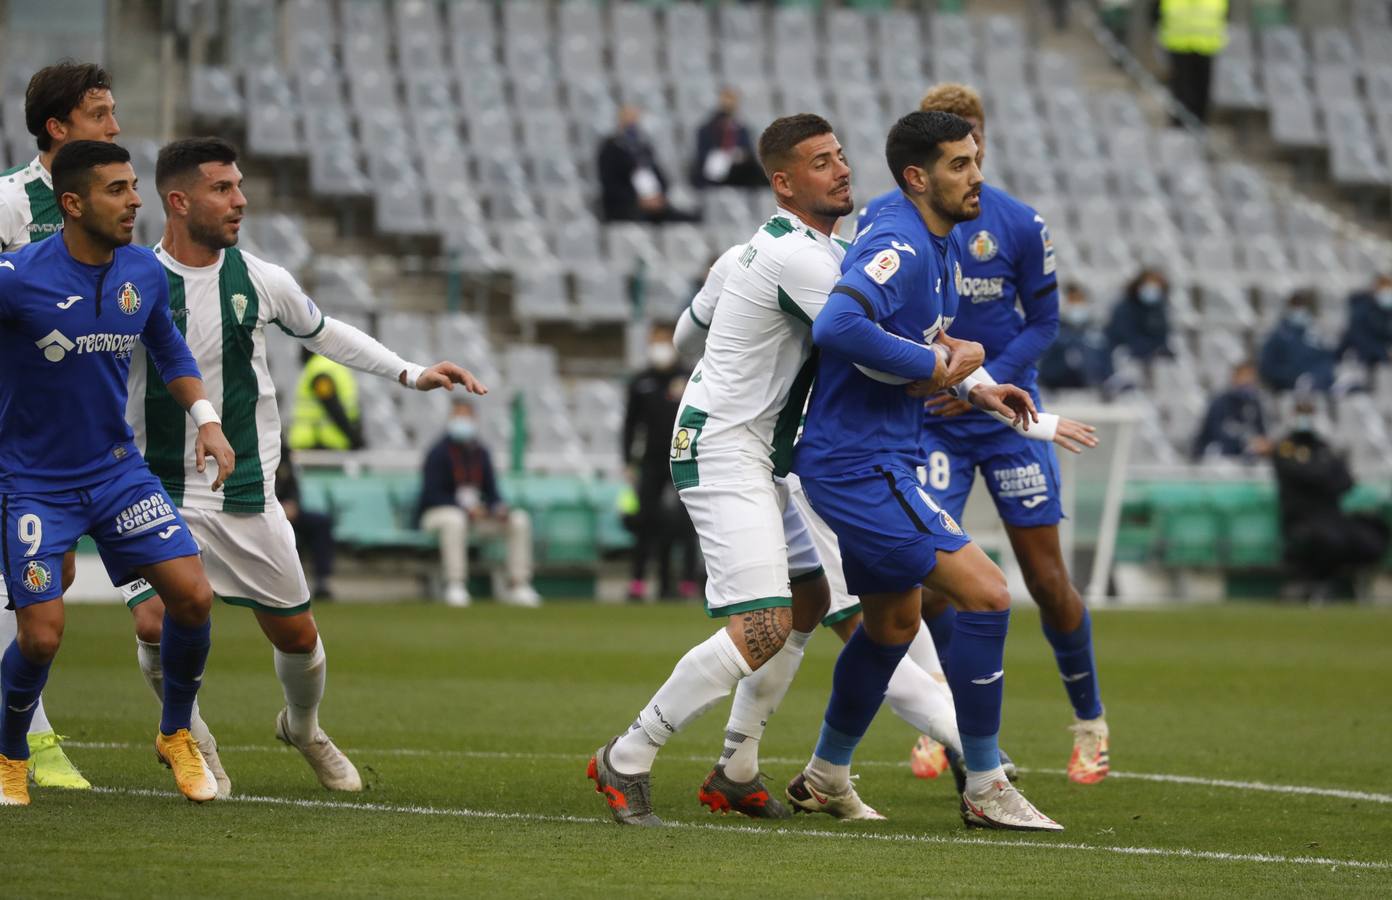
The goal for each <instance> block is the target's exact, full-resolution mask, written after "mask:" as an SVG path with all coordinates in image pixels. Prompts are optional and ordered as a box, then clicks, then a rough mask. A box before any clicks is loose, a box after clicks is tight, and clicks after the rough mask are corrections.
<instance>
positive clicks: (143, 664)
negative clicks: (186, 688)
mask: <svg viewBox="0 0 1392 900" xmlns="http://www.w3.org/2000/svg"><path fill="white" fill-rule="evenodd" d="M159 649H160V645H159V644H147V643H146V642H145V641H142V640H141V639H140V638H136V639H135V658H136V660H137V661H139V663H140V674H142V675H144V676H145V683H146V684H148V685H149V686H150V690H152V691H154V692H155V699H156V700H158V701H159V702H160V703H164V669H163V668H162V667H161V666H160V654H159ZM189 734H190V735H191V736H192V737H193V739H194V740H195V741H197V742H198V745H199V746H200V747H214V748H216V747H217V741H215V740H213V733H212V732H211V731H209V730H208V723H207V722H204V721H203V716H202V715H200V714H199V712H198V701H197V700H195V701H193V717H192V718H191V719H190V720H189Z"/></svg>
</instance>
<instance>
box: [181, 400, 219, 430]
mask: <svg viewBox="0 0 1392 900" xmlns="http://www.w3.org/2000/svg"><path fill="white" fill-rule="evenodd" d="M189 415H190V416H193V424H195V425H197V426H198V427H199V428H202V427H203V426H204V425H207V424H210V423H216V424H218V425H221V424H222V419H220V418H218V414H217V410H215V409H213V404H212V401H210V400H207V399H203V400H195V401H194V402H193V405H192V406H190V407H189Z"/></svg>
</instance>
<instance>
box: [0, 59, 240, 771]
mask: <svg viewBox="0 0 1392 900" xmlns="http://www.w3.org/2000/svg"><path fill="white" fill-rule="evenodd" d="M24 121H25V125H26V126H27V127H28V129H29V133H30V134H32V135H33V136H34V142H35V143H36V144H37V145H38V150H39V152H38V155H36V156H35V157H34V158H33V159H32V160H30V161H29V163H28V164H27V165H20V166H15V167H14V168H12V169H7V170H5V171H3V172H0V253H9V252H11V251H14V250H18V249H19V248H20V247H23V246H24V245H25V244H31V243H35V242H38V241H41V240H44V239H46V238H48V237H51V236H52V235H54V234H57V233H58V231H59V230H60V229H61V228H62V227H63V213H62V210H61V209H59V207H58V198H57V197H56V196H55V195H54V193H53V178H52V176H51V175H50V174H49V171H50V169H51V168H52V166H53V157H54V156H56V155H57V154H58V151H59V150H60V149H62V147H63V145H64V144H67V143H70V142H72V141H114V140H116V136H117V135H119V134H120V133H121V126H120V125H119V124H117V122H116V100H115V98H113V97H112V95H111V76H110V75H108V74H107V72H106V70H105V69H103V68H102V67H101V66H98V65H96V64H94V63H73V62H63V63H58V64H57V65H53V66H46V67H44V68H42V69H40V70H39V71H37V72H35V73H34V75H33V77H32V78H30V79H29V84H28V87H26V89H25V91H24ZM76 573H77V566H76V562H75V557H74V554H73V553H72V552H71V551H69V552H68V553H66V554H64V556H63V571H62V576H61V578H62V580H61V583H62V585H63V590H64V591H66V590H67V589H68V588H69V587H71V586H72V582H73V578H74V577H75V575H76ZM4 594H5V589H4V587H3V586H0V646H8V645H9V643H10V641H12V640H14V637H15V634H16V633H17V628H18V623H17V622H16V620H15V612H14V610H12V609H9V608H8V602H9V598H8V597H5V596H4ZM156 632H157V633H158V624H157V625H156ZM158 644H159V639H158V637H156V639H155V645H154V647H155V660H156V661H158V659H159V646H158ZM147 678H148V673H147ZM156 693H160V691H159V689H158V688H157V689H156ZM193 719H194V727H193V731H194V733H195V734H194V736H195V738H197V737H198V735H199V734H200V733H206V732H207V727H206V726H204V725H203V724H202V719H201V718H200V717H199V715H198V712H197V706H196V705H195V707H194V714H193ZM59 740H60V739H59V737H58V734H57V732H55V731H54V729H53V725H52V724H51V723H50V722H49V721H48V713H47V711H46V710H45V709H44V704H43V699H42V698H40V699H39V701H38V705H37V706H36V707H35V710H34V721H33V723H32V724H31V725H30V727H29V774H30V776H31V777H32V778H33V779H34V783H35V784H37V785H39V786H40V787H58V788H70V789H76V790H86V789H88V788H90V787H91V786H92V785H91V784H90V783H89V782H88V781H87V779H86V778H84V777H83V776H82V773H81V772H79V771H78V770H77V768H76V767H75V766H74V765H73V764H72V762H71V761H70V760H69V759H68V757H67V755H66V754H65V753H64V752H63V749H62V748H61V747H60V746H59V745H58V742H59ZM206 745H207V746H208V747H210V748H211V747H213V746H214V742H213V741H212V737H211V735H209V736H208V741H207V742H206ZM208 762H209V764H210V765H211V766H213V767H214V768H216V765H217V754H216V751H215V750H212V751H210V754H209V757H208Z"/></svg>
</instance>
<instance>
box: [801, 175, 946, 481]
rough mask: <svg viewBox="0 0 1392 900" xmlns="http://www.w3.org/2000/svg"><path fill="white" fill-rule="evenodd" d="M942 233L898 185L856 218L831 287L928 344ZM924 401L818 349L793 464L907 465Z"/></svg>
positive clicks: (886, 325)
mask: <svg viewBox="0 0 1392 900" xmlns="http://www.w3.org/2000/svg"><path fill="white" fill-rule="evenodd" d="M947 249H948V240H947V238H945V237H944V238H940V237H937V236H935V235H934V234H933V233H932V232H930V231H929V230H928V226H927V225H926V224H925V223H924V221H923V217H922V216H921V215H920V214H919V212H918V210H917V209H915V208H914V206H913V204H912V203H910V202H909V200H908V199H907V198H905V197H904V196H903V195H899V196H898V197H897V199H891V200H890V201H889V202H888V203H885V204H883V205H882V206H881V207H880V209H879V210H878V212H877V214H876V215H875V216H874V218H873V219H871V220H870V221H869V224H868V225H863V226H862V228H861V230H860V232H859V234H857V235H856V240H855V243H854V244H852V245H851V247H850V249H849V250H847V251H846V258H845V259H844V260H843V261H842V264H841V280H840V281H838V282H837V284H836V287H835V288H833V289H832V293H833V294H838V293H839V294H846V295H849V296H850V297H852V298H853V299H854V300H855V301H856V302H858V303H859V304H860V305H861V307H862V308H863V309H864V310H865V312H866V314H867V315H868V316H869V317H870V318H871V319H872V320H874V322H875V323H876V324H877V325H879V327H880V328H882V329H883V330H884V331H886V332H888V333H889V334H892V335H895V336H897V337H901V338H905V339H908V340H910V341H914V342H922V343H925V344H931V343H932V342H933V340H934V339H935V338H936V337H937V334H938V331H939V330H941V329H942V328H944V327H945V326H946V324H947V321H948V318H947V317H946V312H947V308H948V306H949V305H950V304H951V303H952V302H953V300H952V297H953V281H954V279H953V275H952V272H953V269H954V264H953V262H952V261H951V260H950V259H949V258H948V253H947ZM922 410H923V401H922V400H917V399H914V398H913V397H910V396H909V395H908V394H907V393H906V392H905V390H904V386H903V385H902V384H898V385H893V384H885V383H883V382H880V381H876V380H874V379H872V378H870V377H869V376H868V375H865V374H864V373H862V372H861V371H860V370H859V369H857V368H856V367H855V365H854V364H853V362H852V361H851V360H848V359H846V358H845V357H843V356H840V355H838V354H836V353H834V352H831V351H829V350H823V352H822V353H821V359H820V362H819V363H818V366H817V380H816V382H815V383H814V385H813V388H812V398H811V400H810V401H809V403H808V408H807V422H806V425H805V427H804V429H803V433H802V440H801V441H800V442H799V443H798V445H797V449H796V450H795V451H794V459H793V470H794V471H795V472H797V473H798V475H800V476H802V477H803V478H815V477H818V476H829V475H837V474H843V473H848V472H857V471H863V470H866V469H870V468H873V467H874V466H877V465H879V466H899V467H903V466H914V465H917V464H918V459H919V457H920V455H921V454H920V450H919V431H920V428H921V426H922V422H923V411H922Z"/></svg>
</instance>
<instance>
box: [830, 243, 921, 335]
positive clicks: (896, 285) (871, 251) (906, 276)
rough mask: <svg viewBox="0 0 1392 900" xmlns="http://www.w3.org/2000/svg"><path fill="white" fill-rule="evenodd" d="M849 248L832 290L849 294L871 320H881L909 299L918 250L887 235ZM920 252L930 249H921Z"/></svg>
mask: <svg viewBox="0 0 1392 900" xmlns="http://www.w3.org/2000/svg"><path fill="white" fill-rule="evenodd" d="M851 249H852V253H851V254H849V255H847V257H846V262H845V264H844V266H843V267H842V272H841V278H840V280H839V281H837V282H836V286H835V287H834V288H832V293H834V294H846V295H848V296H850V297H851V298H852V299H853V300H855V301H856V302H857V303H859V304H860V306H861V308H862V309H864V310H865V314H866V315H867V316H869V317H870V318H871V319H872V320H873V321H875V322H883V321H884V320H885V319H887V318H889V317H890V316H892V315H894V312H895V310H897V309H899V308H900V307H901V306H903V305H904V304H905V303H907V302H908V301H909V299H910V297H911V295H912V293H913V285H914V282H915V281H916V280H917V274H918V266H919V265H922V263H921V261H920V260H919V257H918V253H919V252H920V251H919V250H918V248H916V247H913V246H912V245H911V244H909V243H907V242H903V241H898V240H895V239H894V238H893V236H892V235H890V234H882V235H880V236H879V237H878V238H874V239H871V240H870V241H868V242H867V243H866V245H865V246H864V247H858V246H852V248H851ZM921 252H924V253H931V252H933V251H932V249H931V248H924V249H923V250H922V251H921Z"/></svg>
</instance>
